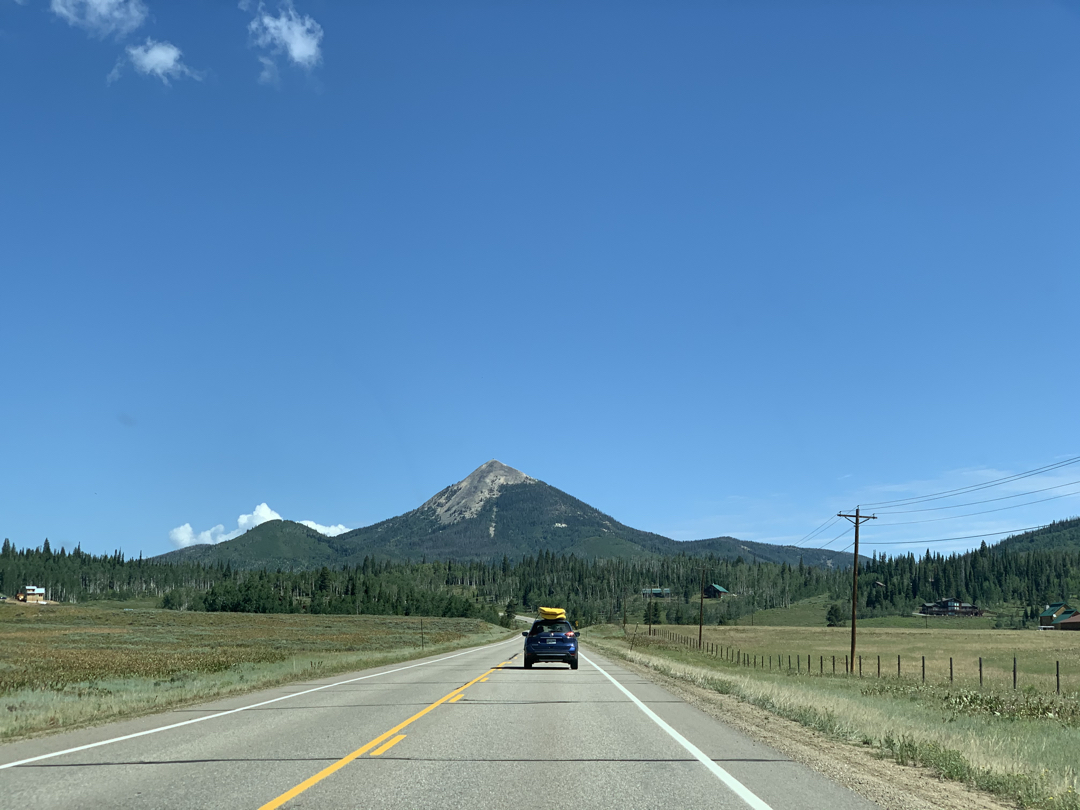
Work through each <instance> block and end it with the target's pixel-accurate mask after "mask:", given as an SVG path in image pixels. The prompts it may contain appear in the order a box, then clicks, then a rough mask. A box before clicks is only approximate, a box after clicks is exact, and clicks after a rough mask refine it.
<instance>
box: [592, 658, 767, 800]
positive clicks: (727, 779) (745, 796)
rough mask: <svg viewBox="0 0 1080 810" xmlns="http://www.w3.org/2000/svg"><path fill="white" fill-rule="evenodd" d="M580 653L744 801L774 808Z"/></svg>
mask: <svg viewBox="0 0 1080 810" xmlns="http://www.w3.org/2000/svg"><path fill="white" fill-rule="evenodd" d="M578 655H579V656H580V657H581V658H582V659H584V660H585V662H586V663H588V664H589V665H590V666H592V667H594V668H595V669H596V670H597V671H598V672H599V673H600V674H601V675H603V676H604V677H605V678H607V679H608V680H609V681H611V682H612V683H613V684H615V686H616V687H617V688H618V689H619V691H621V692H622V693H623V694H624V695H626V696H627V697H628V698H630V700H632V701H633V702H634V705H636V706H637V707H638V708H639V709H641V710H642V711H643V712H645V714H646V715H647V716H648V717H649V719H650V720H652V721H653V722H654V723H656V725H658V726H660V728H662V729H663V730H664V731H666V732H667V733H668V734H669V735H670V736H671V738H672V739H673V740H675V742H677V743H678V744H679V745H681V746H682V747H683V748H685V749H686V750H687V751H689V752H690V753H691V754H692V755H693V757H694V759H696V760H697V761H698V762H700V763H701V764H702V765H704V766H705V767H706V768H708V769H709V771H711V772H712V775H713V776H715V777H716V778H717V779H719V780H720V781H721V782H723V783H724V784H725V785H727V786H728V787H729V788H731V790H732V791H733V792H734V793H735V795H736V796H738V797H739V798H740V799H742V800H743V801H744V802H746V803H747V804H748V805H750V806H751V807H752V808H754V810H772V808H771V807H770V806H769V805H767V804H766V803H765V802H763V801H762V800H761V799H759V798H758V797H757V796H756V795H755V794H754V793H753V792H752V791H751V790H750V788H748V787H747V786H746V785H744V784H743V783H742V782H740V781H739V780H738V779H736V778H735V777H734V776H732V775H731V774H730V773H728V772H727V771H725V770H724V769H723V768H721V767H720V766H719V765H717V764H716V763H715V762H713V761H712V759H710V758H709V757H707V756H706V755H705V753H704V752H703V751H702V750H701V749H700V748H698V747H697V746H696V745H694V744H693V743H692V742H690V741H689V740H688V739H686V737H684V736H683V735H682V734H680V733H679V732H677V731H676V730H675V729H673V728H672V727H671V726H669V725H668V724H667V723H666V722H664V721H663V720H662V719H661V718H660V716H659V715H658V714H657V713H656V712H654V711H653V710H652V709H650V708H649V707H648V706H646V705H645V704H644V703H642V702H641V701H640V700H638V699H637V696H635V695H634V694H633V693H632V692H631V691H630V690H629V689H627V688H626V687H625V686H623V685H622V684H621V683H619V682H618V681H617V680H615V679H614V678H613V677H611V675H609V674H608V673H607V672H606V671H604V670H603V669H601V668H600V666H599V665H597V663H596V662H595V661H592V660H591V659H589V658H586V657H585V656H584V655H582V654H581V653H580V652H579V653H578Z"/></svg>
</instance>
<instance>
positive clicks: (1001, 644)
mask: <svg viewBox="0 0 1080 810" xmlns="http://www.w3.org/2000/svg"><path fill="white" fill-rule="evenodd" d="M930 627H931V629H929V630H927V629H904V628H887V627H870V628H866V629H864V630H861V631H860V633H859V642H860V645H861V649H862V650H863V655H864V656H866V657H864V677H862V678H859V677H858V676H857V675H856V676H845V675H843V674H837V675H836V676H832V675H831V669H832V668H831V661H832V655H834V654H835V655H837V657H838V663H837V672H838V673H840V672H841V671H842V669H843V664H842V656H843V655H844V654H845V653H847V645H848V644H849V642H850V629H849V628H825V627H801V628H799V627H761V626H757V625H755V626H754V627H729V626H725V627H712V628H706V630H705V641H706V642H707V643H708V644H710V645H716V648H717V649H718V653H719V654H718V655H716V656H714V655H708V654H704V653H702V652H699V651H697V650H696V649H691V648H689V647H688V646H686V645H685V644H683V643H680V640H679V639H678V638H676V639H675V640H669V639H668V638H666V637H665V636H663V635H660V636H652V637H649V636H647V635H644V632H645V631H644V630H643V629H642V628H639V632H638V635H637V637H636V638H635V637H634V634H633V628H632V627H628V628H627V631H628V634H627V636H624V634H623V631H622V629H621V628H617V627H611V626H608V627H594V628H589V629H588V630H587V631H586V633H585V636H584V639H583V640H584V643H585V644H586V645H588V644H593V645H595V646H596V647H597V648H598V649H599V650H600V651H603V652H608V653H611V654H615V655H621V656H625V657H628V658H629V660H632V661H636V662H637V663H641V664H644V665H646V666H649V667H652V668H654V669H656V670H658V671H660V672H664V673H666V674H669V675H673V676H675V677H679V678H683V679H686V680H689V681H691V682H693V683H696V684H698V685H699V686H703V687H705V688H707V689H712V690H714V691H718V692H722V693H724V694H732V695H735V696H737V697H739V698H740V699H742V700H745V701H747V702H750V703H753V704H755V705H758V706H761V707H763V708H765V709H767V710H769V711H772V712H774V713H776V714H779V715H781V716H784V717H787V718H789V719H793V720H797V721H799V722H801V723H804V724H805V725H808V726H811V727H813V728H816V729H818V730H821V731H824V732H826V733H829V734H830V735H834V736H836V737H838V738H840V739H844V740H847V741H850V742H852V743H854V744H858V745H868V746H873V747H875V748H876V749H877V750H878V751H880V752H881V753H882V755H883V756H889V757H894V758H896V759H897V761H899V762H902V763H904V764H907V763H915V764H922V765H927V766H929V767H932V768H935V769H936V770H937V771H938V772H939V773H940V774H942V775H943V776H945V777H947V778H952V779H958V780H961V781H965V782H968V783H971V784H974V785H976V786H978V787H981V788H983V789H987V790H990V791H993V792H995V793H998V794H1001V795H1004V796H1008V797H1010V798H1012V799H1014V800H1016V801H1017V802H1018V804H1020V805H1021V806H1027V807H1046V808H1049V807H1065V808H1071V809H1073V810H1075V808H1080V801H1078V797H1077V794H1076V790H1077V787H1078V785H1077V782H1078V776H1077V772H1076V769H1075V768H1076V766H1075V758H1074V752H1075V751H1076V750H1077V746H1078V744H1080V701H1078V691H1080V638H1074V637H1073V634H1071V633H1063V632H1055V631H1049V632H1035V631H1011V632H1009V631H1001V630H996V631H995V630H969V631H965V630H944V629H933V623H931V624H930ZM659 629H660V630H661V631H667V632H668V633H671V632H674V633H676V634H678V636H680V637H689V638H690V639H691V640H692V641H693V642H695V643H696V640H697V628H696V627H695V628H688V627H681V628H671V627H662V628H659ZM1077 635H1080V634H1077ZM631 642H632V643H633V649H632V650H631ZM726 650H730V651H733V652H734V655H733V656H731V658H732V659H733V660H728V659H726V658H725V657H724V653H725V651H726ZM789 654H790V655H791V656H792V670H791V671H790V672H789V671H788V669H787V656H788V655H789ZM878 654H880V655H882V660H883V667H882V669H883V671H882V677H881V678H880V679H879V678H877V677H876V656H877V655H878ZM923 654H925V655H927V681H926V683H924V682H923V681H922V679H921V667H920V666H919V663H918V662H920V661H921V656H922V655H923ZM1013 654H1016V655H1017V657H1018V659H1020V660H1023V661H1024V662H1025V664H1024V668H1023V669H1022V670H1021V673H1022V676H1021V679H1020V684H1019V686H1020V688H1019V689H1018V690H1016V691H1014V690H1013V689H1012V655H1013ZM740 655H749V656H750V661H751V665H750V666H746V665H739V664H736V663H735V662H734V661H735V660H738V658H739V656H740ZM796 655H801V656H802V662H801V664H800V665H799V670H796V668H795V656H796ZM807 655H810V656H811V661H810V663H811V668H810V676H807V671H806V656H807ZM897 655H900V656H901V661H902V662H903V661H905V660H910V661H911V664H910V666H908V667H907V669H906V671H905V672H904V673H903V674H904V677H902V678H899V679H898V678H897V677H896V668H895V665H896V656H897ZM950 655H952V656H953V658H954V662H955V663H956V674H957V680H956V681H955V682H954V683H953V684H951V685H950V684H949V682H948V657H949V656H950ZM979 655H982V656H983V659H984V673H985V674H986V678H985V682H984V685H983V687H982V688H979V685H978V671H977V666H978V665H977V661H978V657H979ZM755 656H757V666H756V667H755V666H754V665H753V663H754V657H755ZM763 656H764V662H763V661H762V657H763ZM870 656H872V658H871V659H870V660H873V661H874V664H875V666H874V667H872V668H871V667H870V666H868V664H867V658H868V657H870ZM770 657H771V664H772V669H771V670H770V669H769V664H770ZM822 658H824V670H825V675H824V676H822V675H821V674H820V671H821V662H822ZM778 659H779V660H780V661H782V666H779V667H778V666H777V661H778ZM1058 660H1060V661H1061V662H1062V672H1063V676H1064V675H1065V674H1066V672H1067V673H1068V675H1067V677H1063V683H1062V686H1063V691H1065V692H1066V694H1062V695H1060V696H1058V695H1056V694H1055V692H1054V687H1055V684H1054V680H1053V668H1054V662H1055V661H1058ZM885 661H890V662H891V665H892V668H891V671H890V670H889V669H888V668H886V667H885V665H884V664H885ZM931 662H933V666H931ZM942 662H944V663H942ZM961 662H962V664H963V666H962V667H961V665H960V664H961ZM1051 797H1053V798H1051Z"/></svg>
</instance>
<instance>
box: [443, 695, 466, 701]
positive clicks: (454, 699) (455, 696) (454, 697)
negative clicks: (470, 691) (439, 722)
mask: <svg viewBox="0 0 1080 810" xmlns="http://www.w3.org/2000/svg"><path fill="white" fill-rule="evenodd" d="M463 697H465V696H464V695H454V696H453V697H452V698H450V700H448V701H447V703H457V702H458V701H459V700H461V699H462V698H463Z"/></svg>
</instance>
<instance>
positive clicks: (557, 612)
mask: <svg viewBox="0 0 1080 810" xmlns="http://www.w3.org/2000/svg"><path fill="white" fill-rule="evenodd" d="M539 610H540V618H541V619H543V620H544V621H546V622H551V621H555V619H565V618H566V610H565V609H563V608H552V607H542V608H540V609H539Z"/></svg>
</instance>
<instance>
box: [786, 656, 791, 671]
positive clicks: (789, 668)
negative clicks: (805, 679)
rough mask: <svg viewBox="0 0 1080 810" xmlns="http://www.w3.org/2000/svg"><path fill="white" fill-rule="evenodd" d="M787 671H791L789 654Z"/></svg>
mask: <svg viewBox="0 0 1080 810" xmlns="http://www.w3.org/2000/svg"><path fill="white" fill-rule="evenodd" d="M787 671H788V672H791V656H790V655H789V656H788V657H787Z"/></svg>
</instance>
